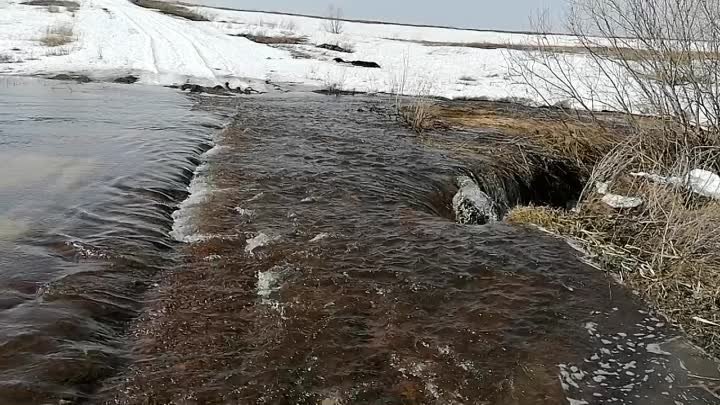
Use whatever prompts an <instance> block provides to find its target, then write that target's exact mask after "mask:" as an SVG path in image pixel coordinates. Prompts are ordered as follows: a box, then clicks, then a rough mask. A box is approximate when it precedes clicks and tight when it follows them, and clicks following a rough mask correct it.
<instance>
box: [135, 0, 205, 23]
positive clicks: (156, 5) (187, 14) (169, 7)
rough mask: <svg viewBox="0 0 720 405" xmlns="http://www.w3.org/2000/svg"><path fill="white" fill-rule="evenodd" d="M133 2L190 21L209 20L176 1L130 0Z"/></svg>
mask: <svg viewBox="0 0 720 405" xmlns="http://www.w3.org/2000/svg"><path fill="white" fill-rule="evenodd" d="M131 1H132V3H133V4H135V5H137V6H140V7H144V8H149V9H153V10H157V11H159V12H161V13H163V14H167V15H172V16H175V17H180V18H184V19H186V20H190V21H210V20H209V19H208V18H207V17H206V16H204V15H202V14H200V13H198V12H196V11H193V10H191V9H189V8H187V7H184V6H181V5H179V4H176V3H170V2H166V1H160V0H131Z"/></svg>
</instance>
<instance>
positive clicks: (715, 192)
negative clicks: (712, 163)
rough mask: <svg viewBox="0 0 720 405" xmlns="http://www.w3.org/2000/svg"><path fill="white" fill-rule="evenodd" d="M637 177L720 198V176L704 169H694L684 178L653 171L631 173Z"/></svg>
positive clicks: (704, 195)
mask: <svg viewBox="0 0 720 405" xmlns="http://www.w3.org/2000/svg"><path fill="white" fill-rule="evenodd" d="M631 175H632V176H635V177H644V178H646V179H649V180H651V181H654V182H656V183H659V184H673V185H676V186H685V187H687V188H689V189H690V191H692V192H693V193H696V194H699V195H701V196H703V197H708V198H714V199H720V176H718V175H717V174H715V173H713V172H711V171H707V170H702V169H693V170H691V171H690V172H689V173H688V174H687V175H685V176H684V177H683V178H680V177H674V176H668V177H666V176H660V175H657V174H652V173H644V172H639V173H631Z"/></svg>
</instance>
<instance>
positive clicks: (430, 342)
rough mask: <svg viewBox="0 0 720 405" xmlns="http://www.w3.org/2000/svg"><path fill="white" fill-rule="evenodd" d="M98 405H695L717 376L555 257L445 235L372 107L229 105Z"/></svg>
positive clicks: (317, 101)
mask: <svg viewBox="0 0 720 405" xmlns="http://www.w3.org/2000/svg"><path fill="white" fill-rule="evenodd" d="M234 103H235V102H230V103H229V104H226V103H224V102H223V101H221V100H217V101H215V102H214V105H215V108H227V107H233V108H235V107H236V108H237V115H236V117H235V118H234V119H233V120H232V122H231V125H230V127H229V128H228V129H227V130H226V131H224V132H223V134H222V135H221V137H220V138H219V140H218V144H219V147H218V148H216V149H214V150H213V151H212V153H211V154H209V156H208V157H207V164H206V165H204V166H203V167H202V169H201V170H200V171H199V174H198V177H197V178H196V179H195V180H194V182H193V185H192V186H191V189H193V191H194V193H193V196H192V197H191V199H190V200H188V201H187V202H186V203H184V204H183V206H182V209H181V211H179V213H178V214H176V215H175V216H176V222H175V227H174V229H173V235H174V237H176V238H178V239H180V240H184V241H185V242H187V244H185V245H184V246H183V247H181V248H180V249H179V251H178V254H179V255H180V256H181V257H180V258H178V265H177V266H176V267H175V269H174V270H173V271H171V272H165V273H163V274H164V277H162V280H161V281H160V282H159V286H158V288H156V289H152V290H150V291H149V292H148V295H147V300H146V306H145V307H144V309H143V311H142V315H141V316H140V318H139V319H138V320H137V321H136V322H135V323H134V324H133V326H132V327H131V329H130V330H131V336H132V338H131V340H130V342H129V344H130V345H131V346H132V348H133V349H132V350H133V357H132V362H131V363H130V364H129V365H128V367H127V369H126V370H125V371H123V372H122V373H120V374H119V375H117V376H116V377H114V378H110V379H108V380H106V381H105V383H104V385H103V387H102V389H101V390H100V391H99V392H98V394H97V401H98V402H100V403H104V404H323V405H330V404H571V405H580V404H669V405H677V404H712V403H717V401H718V388H717V385H716V384H717V381H718V377H720V376H718V368H717V364H715V363H714V362H712V361H710V360H708V359H707V358H705V357H704V356H703V355H702V353H700V352H699V351H698V350H697V349H695V348H693V347H692V346H690V345H689V344H687V343H686V341H685V340H684V339H683V338H682V337H679V336H680V334H679V332H678V331H676V330H674V329H673V328H671V327H670V326H669V325H667V324H666V322H665V321H664V320H663V319H662V318H661V317H659V316H657V315H655V314H654V313H652V311H650V310H648V309H647V308H645V307H644V306H643V305H641V304H640V303H639V302H637V300H636V299H635V298H634V297H633V295H632V294H631V293H630V292H628V291H626V290H625V289H623V288H621V287H619V286H617V285H616V284H615V282H614V281H613V280H612V279H610V278H609V277H606V275H605V274H604V273H602V272H601V271H598V270H597V269H595V268H593V267H591V266H589V265H586V264H583V262H582V261H581V260H580V259H579V257H580V256H581V254H580V253H579V252H577V251H575V250H573V249H572V248H571V247H570V246H569V245H568V244H567V243H566V242H564V241H562V240H559V239H555V238H552V237H550V236H548V235H546V234H543V233H541V232H540V231H537V230H534V229H528V228H517V227H511V226H509V225H506V224H503V223H502V222H497V223H494V224H490V225H484V226H467V225H460V224H457V223H455V221H454V218H455V216H454V214H453V211H452V204H451V201H452V198H453V195H454V194H455V192H456V191H457V189H456V188H455V186H454V183H455V179H456V178H457V176H459V175H461V174H465V173H466V172H467V170H466V169H465V168H466V167H472V164H471V163H472V162H465V161H459V160H456V159H454V158H452V157H450V156H449V155H448V154H447V153H445V152H444V151H443V150H441V149H434V148H433V147H431V146H428V145H427V144H425V143H424V142H422V139H421V138H419V137H418V136H416V135H415V134H414V133H411V132H409V131H407V130H405V129H403V128H400V127H399V126H398V125H397V123H395V122H394V121H393V120H391V119H389V118H388V115H387V114H386V111H385V106H386V105H387V104H388V102H387V101H386V100H383V99H382V98H361V97H356V98H346V97H341V98H335V97H323V96H318V95H308V94H290V95H284V96H272V95H271V96H262V97H256V98H244V99H242V101H241V102H240V103H238V104H237V106H235V104H234Z"/></svg>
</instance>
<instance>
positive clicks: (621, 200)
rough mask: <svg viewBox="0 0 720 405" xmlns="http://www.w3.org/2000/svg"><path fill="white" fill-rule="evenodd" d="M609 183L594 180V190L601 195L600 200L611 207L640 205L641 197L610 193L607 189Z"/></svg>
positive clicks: (634, 206)
mask: <svg viewBox="0 0 720 405" xmlns="http://www.w3.org/2000/svg"><path fill="white" fill-rule="evenodd" d="M609 187H610V183H607V182H602V181H597V182H595V190H597V192H598V194H600V195H602V196H603V197H602V201H603V202H604V203H605V204H607V205H608V206H610V207H612V208H637V207H639V206H641V205H642V203H643V200H642V198H638V197H626V196H623V195H618V194H612V193H610V192H609V191H608V188H609Z"/></svg>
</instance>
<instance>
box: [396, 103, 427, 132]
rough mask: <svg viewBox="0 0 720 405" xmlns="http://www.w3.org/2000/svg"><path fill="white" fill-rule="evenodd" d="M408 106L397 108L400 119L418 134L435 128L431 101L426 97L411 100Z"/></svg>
mask: <svg viewBox="0 0 720 405" xmlns="http://www.w3.org/2000/svg"><path fill="white" fill-rule="evenodd" d="M411 100H412V101H411V102H410V103H408V104H403V105H399V106H398V108H397V117H398V119H399V120H400V121H401V122H402V123H404V124H405V125H407V126H408V127H409V128H411V129H412V130H413V131H415V132H417V133H423V132H425V131H426V130H428V129H430V128H432V127H434V126H435V123H434V122H433V115H432V114H431V112H430V107H431V105H432V103H431V101H430V100H428V99H427V98H425V97H415V98H411Z"/></svg>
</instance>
